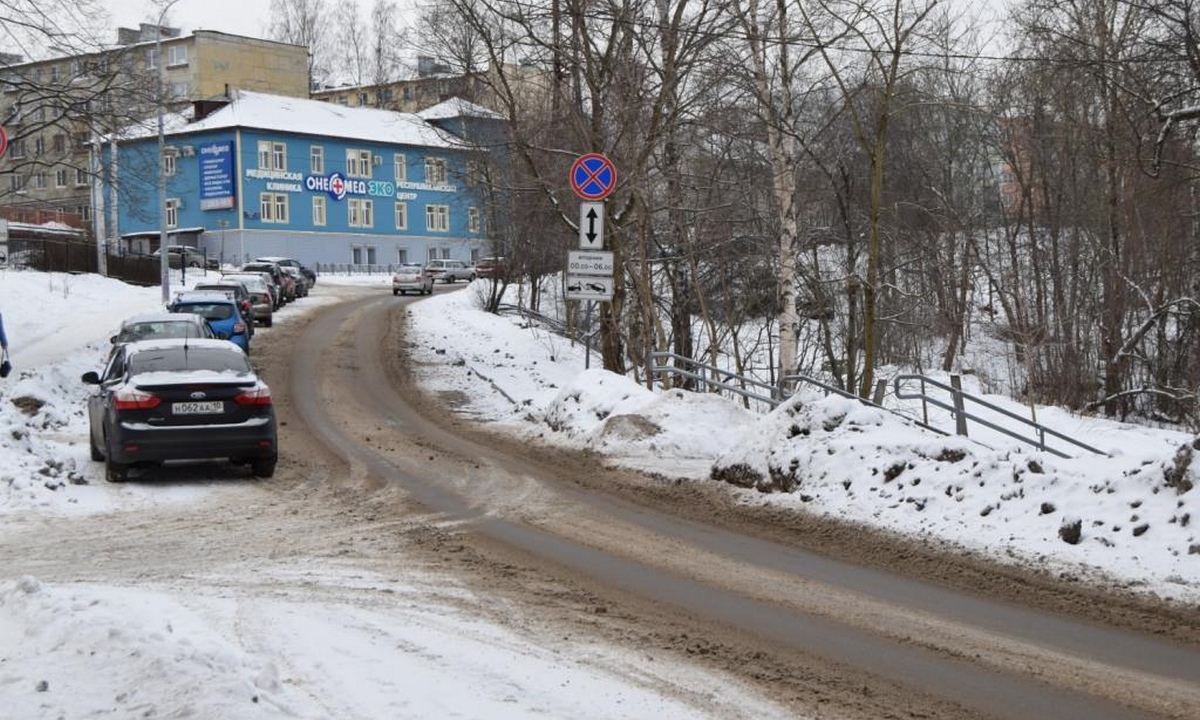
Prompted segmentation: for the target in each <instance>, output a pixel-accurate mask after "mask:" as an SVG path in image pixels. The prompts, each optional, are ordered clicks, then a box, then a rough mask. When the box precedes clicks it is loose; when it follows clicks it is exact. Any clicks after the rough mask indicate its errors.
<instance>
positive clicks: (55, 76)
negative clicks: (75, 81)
mask: <svg viewBox="0 0 1200 720" xmlns="http://www.w3.org/2000/svg"><path fill="white" fill-rule="evenodd" d="M60 79H62V70H59V69H58V66H57V65H55V66H54V67H52V68H50V82H52V83H56V82H58V81H59V80H60Z"/></svg>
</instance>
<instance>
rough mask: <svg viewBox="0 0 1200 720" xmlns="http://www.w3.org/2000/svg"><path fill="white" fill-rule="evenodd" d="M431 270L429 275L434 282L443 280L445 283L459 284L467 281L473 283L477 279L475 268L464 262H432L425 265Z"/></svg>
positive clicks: (444, 260) (445, 260)
mask: <svg viewBox="0 0 1200 720" xmlns="http://www.w3.org/2000/svg"><path fill="white" fill-rule="evenodd" d="M425 267H426V269H428V270H429V274H430V275H432V276H433V279H434V280H441V281H442V282H444V283H452V282H457V281H459V280H466V281H467V282H471V281H472V280H474V279H475V268H474V267H472V266H470V265H468V264H466V263H465V262H463V261H462V260H447V259H439V260H430V261H429V262H428V263H426V265H425Z"/></svg>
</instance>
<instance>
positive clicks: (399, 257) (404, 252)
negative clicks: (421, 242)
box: [396, 248, 408, 265]
mask: <svg viewBox="0 0 1200 720" xmlns="http://www.w3.org/2000/svg"><path fill="white" fill-rule="evenodd" d="M407 262H408V248H397V249H396V263H397V264H399V265H404V264H406V263H407Z"/></svg>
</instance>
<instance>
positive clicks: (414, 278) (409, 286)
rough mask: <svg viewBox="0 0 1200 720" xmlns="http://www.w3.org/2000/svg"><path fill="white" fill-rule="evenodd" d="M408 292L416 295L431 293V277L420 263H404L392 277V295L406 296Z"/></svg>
mask: <svg viewBox="0 0 1200 720" xmlns="http://www.w3.org/2000/svg"><path fill="white" fill-rule="evenodd" d="M410 291H411V292H415V293H416V294H418V295H429V294H431V293H432V292H433V276H432V275H430V274H429V271H428V270H426V269H425V266H424V265H422V264H420V263H404V264H403V265H401V266H400V267H399V268H397V269H396V272H395V274H393V275H392V294H393V295H407V294H408V293H409V292H410Z"/></svg>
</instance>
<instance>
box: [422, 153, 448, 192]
mask: <svg viewBox="0 0 1200 720" xmlns="http://www.w3.org/2000/svg"><path fill="white" fill-rule="evenodd" d="M446 177H447V173H446V159H445V158H439V157H427V158H425V182H426V184H428V185H445V184H446Z"/></svg>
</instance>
